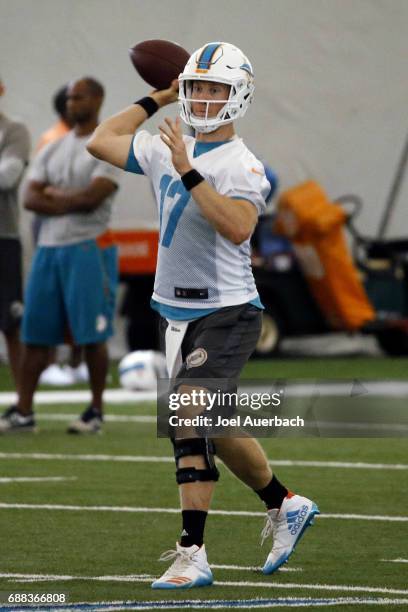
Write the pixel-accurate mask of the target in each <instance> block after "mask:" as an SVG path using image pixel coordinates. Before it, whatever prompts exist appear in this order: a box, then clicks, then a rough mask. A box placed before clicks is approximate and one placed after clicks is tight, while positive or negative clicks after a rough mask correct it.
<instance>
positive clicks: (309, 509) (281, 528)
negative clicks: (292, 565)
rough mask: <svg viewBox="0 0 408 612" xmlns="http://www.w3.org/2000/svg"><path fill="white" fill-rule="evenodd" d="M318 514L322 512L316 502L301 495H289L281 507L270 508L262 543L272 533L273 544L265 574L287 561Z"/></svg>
mask: <svg viewBox="0 0 408 612" xmlns="http://www.w3.org/2000/svg"><path fill="white" fill-rule="evenodd" d="M316 514H320V512H319V508H318V507H317V506H316V504H315V503H314V502H312V501H311V500H310V499H307V497H301V496H300V495H291V496H290V497H289V496H287V497H285V499H284V500H283V503H282V505H281V507H280V508H279V509H278V508H273V509H272V510H268V514H267V516H266V523H265V527H264V528H263V530H262V544H263V543H264V541H265V539H266V538H267V537H268V536H270V535H272V536H273V546H272V550H271V552H270V553H269V555H268V558H267V559H266V562H265V565H264V566H263V568H262V571H263V573H264V574H273V572H276V570H277V569H279V568H280V567H281V565H283V564H284V563H286V561H287V560H288V559H289V557H290V555H291V554H292V553H293V551H294V550H295V546H296V544H297V543H298V542H299V540H300V538H301V537H302V536H303V534H304V533H305V531H306V529H307V528H308V527H309V526H310V525H313V519H314V517H315V516H316Z"/></svg>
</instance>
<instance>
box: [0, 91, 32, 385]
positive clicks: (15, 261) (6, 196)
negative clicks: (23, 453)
mask: <svg viewBox="0 0 408 612" xmlns="http://www.w3.org/2000/svg"><path fill="white" fill-rule="evenodd" d="M4 92H5V88H4V85H3V83H2V81H1V79H0V97H1V96H2V95H3V94H4ZM29 152H30V136H29V133H28V130H27V128H26V127H25V125H23V124H22V123H20V122H18V121H14V120H12V119H9V118H8V117H6V116H5V115H3V114H1V113H0V331H2V332H3V334H4V336H5V339H6V344H7V352H8V358H9V362H10V367H11V370H12V373H13V377H14V380H15V384H16V389H17V391H18V390H19V385H18V365H19V361H20V356H21V355H20V354H21V345H20V339H19V328H20V320H21V316H22V312H23V304H22V273H21V244H20V238H19V223H18V220H19V219H18V217H19V214H18V213H19V211H18V187H19V184H20V181H21V179H22V177H23V173H24V169H25V167H26V165H27V163H28V158H29Z"/></svg>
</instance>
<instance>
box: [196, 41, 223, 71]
mask: <svg viewBox="0 0 408 612" xmlns="http://www.w3.org/2000/svg"><path fill="white" fill-rule="evenodd" d="M219 47H221V45H220V43H211V44H210V45H206V46H205V47H204V49H203V50H202V52H201V55H200V57H199V58H198V60H197V69H198V70H209V69H210V64H211V60H212V58H213V57H214V53H215V52H216V50H217V49H218V48H219Z"/></svg>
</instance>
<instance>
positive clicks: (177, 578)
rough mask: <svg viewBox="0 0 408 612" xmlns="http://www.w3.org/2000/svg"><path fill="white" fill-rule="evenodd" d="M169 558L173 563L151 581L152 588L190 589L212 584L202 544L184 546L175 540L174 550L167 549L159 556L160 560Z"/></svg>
mask: <svg viewBox="0 0 408 612" xmlns="http://www.w3.org/2000/svg"><path fill="white" fill-rule="evenodd" d="M170 559H174V561H173V563H172V564H171V565H170V567H169V569H168V570H167V571H165V572H164V574H163V576H161V577H160V578H158V579H157V580H155V581H154V582H153V584H152V589H191V588H192V587H200V586H207V585H210V584H212V582H213V575H212V573H211V569H210V566H209V565H208V561H207V554H206V552H205V546H204V544H203V545H202V546H196V545H195V544H193V546H188V547H185V546H180V544H179V543H178V542H177V544H176V550H168V551H167V552H165V553H163V554H162V555H161V557H160V561H169V560H170Z"/></svg>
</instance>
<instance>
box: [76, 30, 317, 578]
mask: <svg viewBox="0 0 408 612" xmlns="http://www.w3.org/2000/svg"><path fill="white" fill-rule="evenodd" d="M253 94H254V77H253V70H252V66H251V64H250V62H249V60H248V59H247V57H245V55H244V54H243V53H242V51H240V49H238V48H237V47H235V46H234V45H232V44H229V43H222V42H214V43H208V44H206V45H204V47H202V48H200V49H198V50H197V51H195V52H194V53H193V54H192V56H191V57H190V59H189V61H188V62H187V64H186V66H185V68H184V71H183V72H182V74H181V75H180V76H179V79H178V82H177V81H173V83H172V85H171V87H170V88H169V89H166V90H162V91H154V92H153V93H151V94H149V96H147V97H145V98H142V99H141V100H138V101H137V102H136V103H135V104H134V105H132V106H131V107H129V108H127V109H125V110H123V111H122V112H120V113H119V114H117V115H115V116H114V117H111V118H110V119H107V120H106V121H104V122H103V123H102V124H100V126H99V127H98V128H97V129H96V130H95V132H94V135H93V137H92V138H91V140H90V142H89V145H88V150H89V151H90V152H91V153H92V154H93V155H95V156H96V157H99V158H101V159H104V160H106V161H108V162H110V163H112V164H114V165H116V166H119V167H120V168H123V169H124V170H127V171H130V172H135V173H136V174H144V175H146V176H147V177H148V178H149V179H150V181H151V183H152V186H153V189H154V193H155V196H156V200H157V206H158V214H159V219H160V242H159V249H158V262H157V271H156V279H155V286H154V293H153V297H152V307H153V308H154V309H156V310H157V311H158V312H159V313H160V315H161V317H162V321H163V328H164V329H165V335H166V338H165V339H166V356H167V358H168V368H169V374H170V377H172V378H174V377H177V379H181V380H182V381H183V386H182V388H179V391H180V389H187V390H188V389H191V388H192V387H193V386H194V385H192V387H189V385H188V380H189V379H206V380H207V381H208V380H210V381H211V380H212V379H229V380H237V379H238V377H239V374H240V372H241V370H242V368H243V367H244V365H245V363H246V362H247V361H248V359H249V357H250V355H251V353H252V352H253V350H254V348H255V346H256V343H257V340H258V336H259V333H260V329H261V317H262V308H263V307H262V304H261V302H260V300H259V296H258V293H257V290H256V286H255V283H254V279H253V275H252V270H251V264H250V244H249V240H250V237H251V234H252V232H253V230H254V227H255V225H256V223H257V218H258V215H259V214H261V213H262V212H263V211H264V209H265V199H266V198H267V197H268V194H269V192H270V189H271V185H270V183H269V182H268V180H267V179H266V176H265V172H264V167H263V165H262V163H261V162H260V161H259V160H258V159H257V158H256V157H255V156H254V155H253V154H252V153H251V152H250V151H249V149H248V148H247V147H246V146H245V144H244V143H243V141H242V140H241V139H240V138H238V136H237V135H236V133H235V126H234V122H235V120H236V119H239V118H240V117H243V116H244V115H245V113H246V111H247V109H248V107H249V105H250V103H251V101H252V98H253ZM177 99H178V101H179V106H180V116H181V119H182V120H183V121H184V123H185V124H187V126H189V127H191V128H193V129H194V130H195V137H192V136H185V135H183V133H182V129H181V122H180V119H179V118H177V119H176V120H175V121H173V120H172V119H169V118H166V119H165V122H164V123H163V125H162V126H160V134H159V135H151V134H150V133H149V132H147V131H146V130H141V129H140V128H141V126H142V124H143V123H144V122H145V121H146V120H147V119H148V118H149V117H150V116H152V115H153V114H154V113H155V112H156V111H157V110H158V109H159V108H161V107H163V106H166V105H168V104H171V103H172V102H176V101H177ZM173 445H174V451H175V459H176V466H177V472H176V479H177V483H178V485H179V491H180V500H181V510H182V533H181V537H180V541H179V542H178V543H177V545H176V550H174V551H169V552H167V553H164V555H162V559H163V560H172V561H173V562H172V564H171V566H170V567H169V569H168V570H167V571H166V572H165V573H164V574H163V575H162V576H161V577H160V578H159V579H157V580H156V581H154V582H153V584H152V587H153V588H157V589H180V588H190V587H195V586H204V585H209V584H211V583H212V581H213V578H212V573H211V570H210V567H209V565H208V562H207V556H206V551H205V546H204V543H203V540H204V526H205V522H206V517H207V512H208V510H209V507H210V503H211V497H212V493H213V490H214V486H215V482H216V481H217V480H218V478H219V472H218V470H217V467H216V465H215V460H214V459H215V455H217V456H218V457H219V458H220V459H221V460H222V461H223V462H224V463H225V464H226V465H227V466H228V467H229V469H230V470H231V471H232V472H233V473H234V474H235V475H236V476H237V477H238V478H240V479H241V481H242V482H244V483H245V484H246V485H248V486H249V487H251V488H252V489H253V490H254V491H255V492H256V493H257V494H258V496H259V497H260V499H261V500H263V502H264V503H265V504H266V508H267V515H266V525H265V528H264V530H263V537H264V538H265V537H267V536H268V535H270V534H273V546H272V550H271V552H270V554H269V555H268V557H267V560H266V562H265V565H264V568H263V572H264V573H265V574H271V573H273V572H275V571H276V570H277V569H278V568H279V567H280V566H281V565H282V564H283V563H285V562H286V561H287V559H288V558H289V556H290V555H291V553H292V552H293V550H294V548H295V546H296V543H297V542H298V540H299V538H300V537H301V535H302V534H303V533H304V530H305V529H306V528H307V527H308V526H309V525H310V524H311V523H312V521H313V517H314V515H315V514H318V513H319V511H318V508H317V506H316V505H315V504H314V503H313V502H312V501H311V500H309V499H307V498H306V497H302V496H300V495H296V494H294V493H292V492H290V491H289V490H288V489H287V488H286V487H285V486H284V485H283V484H282V483H281V482H279V480H278V479H277V477H276V476H275V475H274V474H272V472H271V469H270V467H269V464H268V461H267V458H266V456H265V454H264V452H263V450H262V448H261V446H260V445H259V443H258V442H257V441H256V440H255V439H254V438H251V437H250V436H247V437H245V438H242V437H241V438H233V437H227V438H218V437H217V438H215V439H208V438H206V437H200V436H198V437H197V436H194V435H191V436H190V437H178V438H177V437H176V438H175V439H174V438H173Z"/></svg>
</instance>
